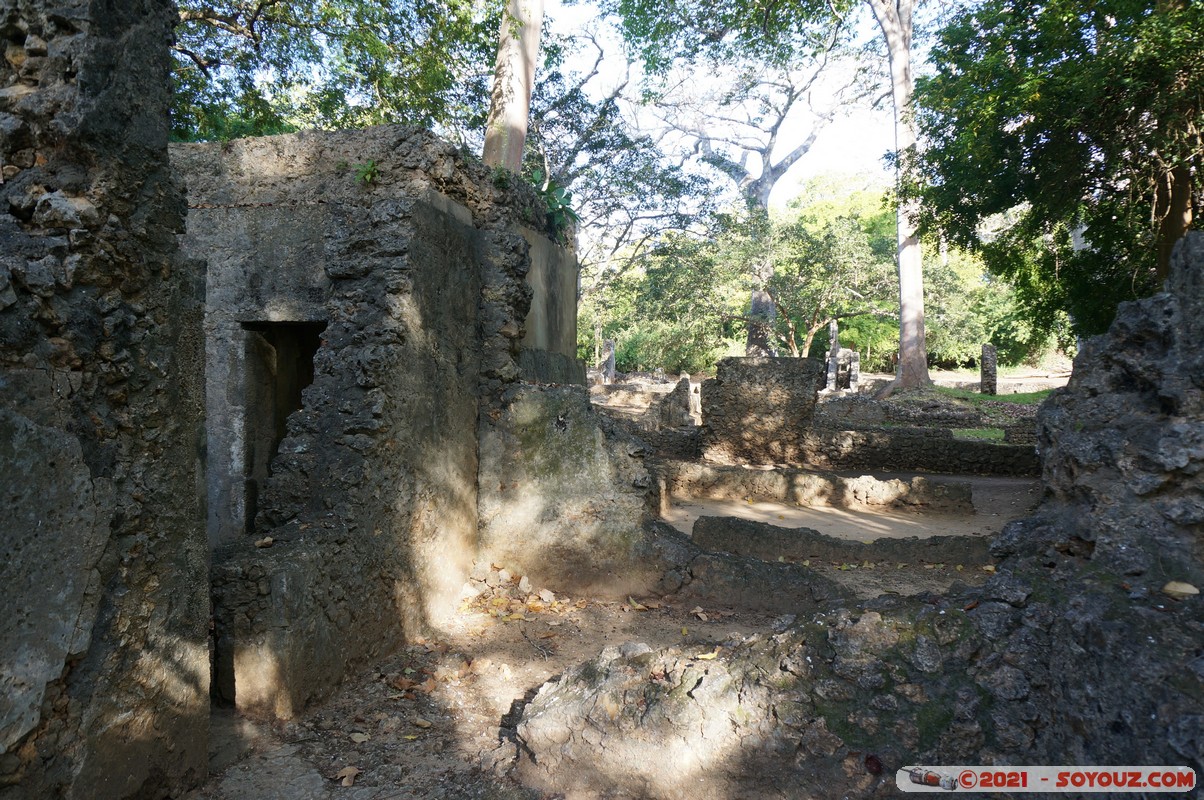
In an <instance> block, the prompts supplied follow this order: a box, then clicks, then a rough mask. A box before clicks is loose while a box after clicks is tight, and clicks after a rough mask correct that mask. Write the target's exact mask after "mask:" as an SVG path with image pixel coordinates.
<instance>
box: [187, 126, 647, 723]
mask: <svg viewBox="0 0 1204 800" xmlns="http://www.w3.org/2000/svg"><path fill="white" fill-rule="evenodd" d="M173 153H174V156H173V157H174V160H175V164H176V166H177V167H178V169H179V170H180V172H181V174H183V175H186V176H187V182H188V191H189V205H190V211H189V216H188V233H187V235H186V236H185V237H184V239H183V240H182V242H183V245H182V246H183V249H184V252H186V253H187V254H188V255H190V256H191V257H195V258H197V259H203V260H205V261H207V262H208V274H209V283H208V293H207V300H206V308H207V312H206V332H207V341H208V352H207V359H208V368H207V369H208V398H207V406H208V409H207V410H208V418H209V420H210V424H209V428H210V437H209V465H208V467H209V474H208V484H209V485H208V495H209V498H210V507H209V536H210V540H211V542H212V543H213V545H214V547H215V551H214V578H213V583H214V616H215V626H216V640H215V668H214V674H215V677H216V687H215V689H216V692H215V693H216V694H217V696H218V697H219V698H220V699H222V700H227V701H234V702H235V703H236V705H237V706H238V707H239V708H240V709H242V710H244V711H247V712H252V713H259V714H265V715H271V716H278V717H289V716H292V715H293V714H295V713H296V712H297V711H299V710H300V708H301V707H302V706H304V705H305V704H306V703H307V702H308V701H309V700H311V699H313V698H314V697H317V696H319V695H321V694H323V693H325V692H326V691H328V690H329V689H330V687H331V686H332V685H333V684H334V683H335V682H336V681H337V680H338V679H339V678H340V677H341V676H342V675H343V674H344V672H345V670H346V669H347V667H348V666H349V665H351V664H353V663H356V662H358V661H361V660H363V659H365V658H368V657H370V656H372V655H375V654H377V653H378V652H380V651H381V650H384V649H388V648H390V647H393V646H395V645H396V644H397V643H398V642H400V641H402V640H403V639H404V638H405V637H407V636H412V635H414V634H416V633H419V632H424V631H425V630H426V629H427V628H428V627H429V626H430V625H431V624H432V623H437V621H438V619H439V618H440V617H441V616H443V615H445V614H446V613H447V612H448V611H450V610H451V609H452V608H453V606H454V602H455V600H456V599H457V596H458V593H459V591H460V589H461V586H462V584H463V581H464V579H465V577H466V575H467V574H468V572H469V569H470V568H471V566H472V563H473V561H474V560H478V559H479V560H489V561H491V562H495V563H500V564H506V565H507V566H509V567H510V568H511V569H512V570H513V571H515V572H516V573H529V574H531V575H532V576H533V578H536V577H538V578H539V579H541V581H542V582H544V583H545V585H553V586H556V585H557V580H558V579H559V583H560V586H564V585H565V581H575V582H577V585H582V584H581V582H582V581H585V582H586V583H588V582H589V581H590V580H603V579H612V578H613V577H614V576H615V575H618V574H623V573H625V572H627V571H629V569H630V567H631V565H632V563H633V561H634V558H635V555H636V553H637V552H638V551H640V548H641V547H642V546H643V545H642V542H643V534H642V531H641V529H640V522H641V520H642V517H643V514H644V511H645V508H646V501H645V497H644V489H645V488H646V487H647V485H648V481H647V477H646V474H645V473H644V472H643V467H642V462H640V461H639V459H638V455H639V453H638V452H637V450H638V448H636V447H635V446H634V445H633V444H631V443H628V442H627V441H626V440H623V439H619V438H616V436H617V435H610V436H608V435H607V434H605V433H604V432H603V430H602V429H601V427H600V426H599V421H598V420H597V418H596V417H595V415H594V414H593V412H592V410H591V409H590V407H589V403H588V396H587V394H586V392H585V389H584V387H573V386H561V387H547V386H535V385H531V384H525V383H523V382H522V380H523V379H524V378H543V379H545V380H546V379H549V378H553V379H554V378H556V377H562V378H571V377H573V376H574V375H575V374H577V373H580V371H581V370H580V366H579V364H578V363H577V362H576V361H575V359H574V358H573V349H574V348H575V341H576V332H575V324H574V322H573V316H572V310H573V308H575V300H576V296H575V287H576V264H575V262H574V261H573V259H572V256H571V254H569V253H566V252H565V251H564V249H563V248H560V247H558V246H556V245H554V244H553V243H552V242H551V241H550V240H549V239H548V238H547V237H548V236H549V235H551V233H550V232H548V231H546V230H540V228H539V225H540V223H541V222H542V219H541V217H542V209H541V207H540V206H539V205H538V204H537V202H536V201H535V199H534V196H533V195H532V194H531V193H530V191H529V190H526V189H524V188H522V187H514V188H503V187H499V186H497V185H495V184H494V183H493V182H492V180H491V176H490V173H489V171H488V170H486V169H485V168H484V167H483V166H481V165H480V164H479V163H476V162H475V161H473V160H471V159H467V158H465V157H464V156H463V155H462V154H461V153H460V152H458V151H457V150H456V149H455V148H454V147H453V146H452V145H450V144H448V143H446V142H443V141H441V140H439V139H437V138H436V137H434V136H432V135H431V134H429V133H427V132H425V131H421V130H418V129H413V128H402V127H385V128H377V129H371V130H366V131H347V132H341V133H329V134H317V133H315V134H299V135H290V136H278V137H268V138H263V139H257V140H244V141H239V142H233V143H230V144H228V145H187V146H180V147H178V148H176V149H175V150H174V151H173ZM368 161H371V162H373V163H374V164H375V170H374V172H375V175H374V179H373V180H372V181H370V182H365V181H362V180H360V179H358V178H357V176H356V171H355V170H354V168H353V165H354V164H355V163H366V162H368ZM569 409H572V411H571V412H570V411H569ZM566 415H571V417H572V422H571V425H570V424H569V422H568V419H569V416H566ZM516 443H521V444H516ZM583 443H587V445H585V446H583ZM549 458H550V459H552V460H551V461H548V460H547V459H549ZM582 476H587V477H590V478H592V479H593V483H592V484H591V485H579V484H580V478H581V477H582ZM616 485H617V486H620V487H623V486H625V487H627V488H626V489H622V488H619V489H617V490H616V488H615V486H616ZM531 509H535V510H536V515H537V517H538V520H534V519H532V518H530V516H529V513H528V512H529V511H530V510H531ZM583 517H584V519H585V521H584V522H582V519H583ZM478 520H480V523H478ZM537 533H538V534H539V535H537ZM268 538H270V539H271V543H270V545H269V544H268V542H267V541H266V540H267V539H268ZM600 552H605V553H606V554H607V556H608V557H607V558H600V557H599V553H600ZM547 563H551V564H562V565H563V566H564V567H565V568H562V569H560V570H559V571H556V570H548V569H546V568H545V569H542V570H541V569H540V567H541V566H542V565H544V564H547ZM570 564H573V565H576V564H588V565H589V566H590V567H591V569H585V570H578V569H575V570H572V571H569V570H568V569H567V567H568V565H570ZM646 572H647V573H648V574H647V575H645V576H644V581H645V583H650V582H653V581H655V580H656V578H657V577H658V575H656V574H653V569H652V568H650V569H649V570H646Z"/></svg>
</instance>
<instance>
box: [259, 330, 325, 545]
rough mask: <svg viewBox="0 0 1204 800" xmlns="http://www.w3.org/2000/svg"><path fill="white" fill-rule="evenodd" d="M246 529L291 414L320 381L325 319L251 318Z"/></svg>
mask: <svg viewBox="0 0 1204 800" xmlns="http://www.w3.org/2000/svg"><path fill="white" fill-rule="evenodd" d="M243 328H244V329H245V330H246V331H247V353H246V365H247V376H246V390H247V397H246V412H247V415H246V422H247V427H246V443H247V449H246V468H245V472H244V475H245V476H246V482H245V486H246V505H245V509H246V515H247V516H246V529H247V532H248V533H250V532H252V531H253V530H254V527H255V516H256V514H257V512H258V510H259V491H260V487H261V486H262V485H263V482H264V481H265V480H266V479H267V478H268V476H269V475H270V474H271V465H272V459H273V458H274V457H275V456H276V452H277V451H278V450H279V448H280V442H282V441H283V440H284V437H285V435H286V434H287V433H288V418H289V416H290V415H291V414H293V413H294V412H296V411H299V410H301V406H302V403H301V392H302V390H304V389H305V387H307V386H309V385H310V384H311V383H313V382H314V355H315V354H316V353H317V352H318V347H319V346H320V345H321V341H322V331H324V330H325V329H326V323H325V322H245V323H243Z"/></svg>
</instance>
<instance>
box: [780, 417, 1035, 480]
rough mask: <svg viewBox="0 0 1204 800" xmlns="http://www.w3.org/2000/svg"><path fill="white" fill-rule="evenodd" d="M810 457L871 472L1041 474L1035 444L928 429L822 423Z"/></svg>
mask: <svg viewBox="0 0 1204 800" xmlns="http://www.w3.org/2000/svg"><path fill="white" fill-rule="evenodd" d="M803 441H804V444H803V448H804V450H803V453H804V455H803V460H804V462H805V463H807V464H809V465H812V466H816V467H821V468H824V469H836V470H866V471H868V472H910V471H913V470H919V471H921V472H939V473H946V474H950V475H1005V476H1018V477H1020V476H1023V477H1030V476H1037V475H1040V474H1041V461H1040V459H1039V458H1038V457H1037V450H1036V448H1035V447H1033V446H1032V445H1024V444H995V443H993V442H984V441H973V440H966V439H953V438H944V437H938V436H929V435H927V434H926V433H925V434H914V433H898V432H895V431H892V430H890V429H883V430H879V431H838V430H828V429H823V428H817V429H815V430H812V431H809V432H808V433H807V434H806V435H805V436H804V438H803Z"/></svg>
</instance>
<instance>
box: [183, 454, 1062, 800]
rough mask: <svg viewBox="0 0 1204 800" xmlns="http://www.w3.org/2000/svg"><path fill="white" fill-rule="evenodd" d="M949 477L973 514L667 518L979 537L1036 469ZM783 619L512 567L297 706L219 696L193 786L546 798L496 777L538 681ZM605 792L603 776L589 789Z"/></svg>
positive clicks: (681, 523)
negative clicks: (642, 647)
mask: <svg viewBox="0 0 1204 800" xmlns="http://www.w3.org/2000/svg"><path fill="white" fill-rule="evenodd" d="M958 480H969V481H971V483H972V484H973V492H974V505H975V513H973V514H960V515H958V514H945V515H922V514H918V513H915V512H910V513H909V512H900V511H890V510H886V509H882V510H877V511H851V510H848V509H836V508H823V509H816V508H811V509H805V508H796V507H792V506H786V505H781V504H775V503H767V502H765V503H762V502H755V503H723V502H717V501H716V502H698V503H688V504H682V505H679V506H676V507H675V508H674V509H673V510H672V512H671V514H670V515H669V520H670V521H671V522H672V523H673V524H675V525H677V526H678V527H679V528H681V529H683V530H687V531H688V529H689V527H690V526H691V525H692V524H693V520H694V518H696V517H697V516H698V515H699V514H700V513H707V514H734V515H738V516H744V517H748V518H752V519H761V520H763V521H767V522H770V523H774V524H778V525H785V526H789V527H797V526H807V527H814V528H816V529H818V530H821V531H824V532H825V533H828V534H830V535H834V536H841V537H848V538H851V539H857V540H861V541H868V540H872V539H875V538H878V537H881V536H896V537H897V536H931V535H937V534H962V535H971V536H989V535H993V534H994V533H996V532H998V531H999V529H1000V528H1002V526H1003V524H1004V523H1005V522H1006V521H1008V520H1009V519H1013V518H1015V517H1018V516H1021V515H1023V514H1024V513H1025V512H1026V511H1028V510H1029V509H1030V508H1031V507H1032V506H1033V505H1035V504H1036V502H1037V500H1038V499H1039V483H1038V482H1036V481H1031V480H1018V479H1010V478H958ZM736 512H738V513H736ZM807 565H808V566H810V567H812V568H813V569H816V570H818V571H819V572H820V574H823V575H825V576H826V577H829V578H832V579H833V580H836V581H839V582H840V583H842V584H844V585H845V586H847V587H849V588H852V589H853V590H854V592H855V593H856V594H857V595H858V596H862V597H869V596H876V595H878V594H881V593H883V592H897V593H902V594H915V593H921V592H942V591H945V590H947V589H948V587H949V586H950V584H952V583H954V582H955V581H956V582H961V583H966V584H974V583H980V582H981V581H983V580H985V579H986V577H987V576H988V575H989V574H990V570H991V567H990V565H987V566H986V567H985V568H984V567H983V566H982V565H973V566H970V565H959V564H938V563H921V564H896V563H885V562H875V563H870V562H862V563H860V564H835V563H833V564H826V563H818V562H816V563H812V562H807ZM494 574H495V577H496V576H497V575H498V574H499V573H494ZM495 582H496V581H495ZM480 588H481V589H485V587H484V586H481V587H480ZM545 591H546V590H545ZM786 621H787V620H785V619H783V618H782V617H780V616H779V615H775V614H766V613H755V612H749V611H745V610H736V609H730V608H722V607H715V608H700V607H697V606H694V605H692V604H688V603H679V602H674V600H673V598H672V597H669V598H664V599H653V598H629V599H628V601H627V602H598V601H596V600H593V599H590V598H585V597H581V598H577V597H564V596H555V595H551V594H544V595H543V596H542V597H541V596H540V590H539V588H538V587H524V588H523V590H522V591H519V587H518V577H517V576H515V577H511V578H510V580H509V581H508V582H505V583H502V584H501V585H499V586H498V587H497V588H495V589H492V590H490V589H485V591H484V593H483V594H481V595H479V596H477V597H471V598H466V599H465V601H464V603H463V604H462V605H461V608H460V609H459V610H458V612H457V613H456V614H455V615H453V616H452V618H450V619H449V620H447V621H446V622H445V623H444V625H443V627H442V630H441V631H440V633H439V634H438V636H436V637H433V638H431V639H430V640H427V641H422V642H415V643H412V644H410V645H408V646H407V647H405V648H404V649H403V650H402V651H401V652H399V653H397V654H395V655H393V656H391V657H388V658H385V659H382V660H381V661H380V662H379V663H376V664H371V665H369V666H367V667H366V668H364V669H362V670H360V671H359V672H358V673H356V674H354V675H352V676H350V678H349V679H348V680H347V681H345V682H344V683H343V685H342V686H340V687H339V688H338V689H337V690H336V692H335V694H334V695H333V696H332V697H331V698H329V699H328V700H326V701H325V702H323V703H321V704H318V705H317V706H316V707H315V708H313V709H312V710H310V711H309V712H308V713H307V714H305V716H303V717H302V718H300V719H298V720H296V721H293V722H289V723H277V724H274V725H262V724H261V725H257V724H254V723H251V722H249V721H247V720H243V719H241V718H239V717H238V716H237V715H236V714H235V713H234V712H232V711H229V710H217V711H215V714H214V717H213V723H212V737H211V738H212V739H213V744H212V748H211V749H212V754H211V755H212V762H211V769H212V772H213V776H212V777H211V779H210V781H209V783H208V784H207V785H206V786H205V787H203V788H202V789H200V790H198V791H196V792H194V793H193V794H192V795H190V797H189V800H311V798H312V799H313V800H326V799H327V798H331V799H333V798H351V799H352V800H386V799H392V798H448V799H451V798H457V799H458V798H465V799H467V798H482V799H484V798H499V799H501V800H504V799H505V798H539V797H544V796H543V795H540V794H538V793H533V792H530V791H528V790H526V789H523V788H522V787H519V786H517V785H516V784H514V783H513V782H511V781H510V780H509V779H507V778H506V777H505V767H506V766H507V765H508V764H509V763H510V762H511V760H512V759H513V758H514V756H515V754H516V752H517V751H516V745H515V744H514V743H513V742H512V741H511V739H510V735H511V733H512V729H513V726H514V725H515V724H516V723H517V713H516V711H517V709H518V708H519V707H520V705H521V704H522V703H523V702H525V700H527V699H529V698H530V697H531V696H532V695H533V694H534V692H535V691H536V690H537V689H538V687H539V686H541V685H542V684H543V683H544V682H545V681H547V680H549V679H551V678H553V677H554V676H556V675H558V674H559V673H560V672H561V671H562V670H564V669H565V668H567V667H568V666H570V665H573V664H577V663H580V662H583V661H585V660H588V659H589V658H592V657H594V656H595V655H597V653H598V652H599V651H600V650H601V649H602V648H603V647H606V646H608V645H622V644H624V643H626V642H643V643H645V644H647V645H649V646H651V647H653V648H662V647H681V648H685V649H690V648H693V649H697V650H698V652H713V651H714V649H715V648H716V647H722V646H723V644H724V642H734V641H739V640H740V639H743V638H744V637H747V636H750V635H753V634H756V633H765V632H768V631H770V630H772V629H773V628H774V627H775V626H778V625H783V624H784V623H785V622H786ZM605 796H606V793H605V791H604V790H603V789H601V788H600V791H599V794H598V797H599V798H602V797H605Z"/></svg>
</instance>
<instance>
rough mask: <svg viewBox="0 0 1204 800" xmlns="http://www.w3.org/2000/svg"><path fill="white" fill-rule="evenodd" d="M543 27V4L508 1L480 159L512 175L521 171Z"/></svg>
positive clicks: (530, 0) (540, 1)
mask: <svg viewBox="0 0 1204 800" xmlns="http://www.w3.org/2000/svg"><path fill="white" fill-rule="evenodd" d="M542 27H543V0H509V2H508V3H507V5H506V11H505V13H504V14H503V15H502V30H501V35H500V36H499V37H498V38H499V40H498V49H497V66H496V67H495V68H494V73H493V95H492V98H491V102H490V106H489V121H488V123H487V124H486V126H485V150H484V152H483V153H482V156H481V157H482V160H483V161H484V162H485V164H486V165H488V166H490V167H505V168H506V169H508V170H510V171H511V172H518V171H520V170H521V169H522V164H523V145H524V143H525V142H526V139H527V118H528V117H529V116H530V113H531V90H532V87H534V85H535V62H536V60H537V59H538V58H539V33H540V29H541V28H542Z"/></svg>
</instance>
